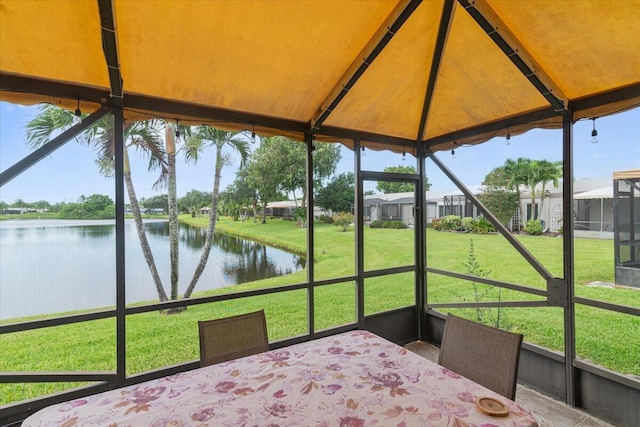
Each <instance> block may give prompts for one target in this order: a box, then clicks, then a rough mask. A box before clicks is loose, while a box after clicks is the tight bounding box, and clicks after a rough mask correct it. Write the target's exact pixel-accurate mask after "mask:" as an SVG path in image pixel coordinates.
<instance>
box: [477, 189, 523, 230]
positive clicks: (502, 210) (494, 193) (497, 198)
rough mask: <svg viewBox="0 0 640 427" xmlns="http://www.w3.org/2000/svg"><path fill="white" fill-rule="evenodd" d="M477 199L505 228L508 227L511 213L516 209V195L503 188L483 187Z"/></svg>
mask: <svg viewBox="0 0 640 427" xmlns="http://www.w3.org/2000/svg"><path fill="white" fill-rule="evenodd" d="M478 199H480V201H481V202H482V204H483V205H485V206H486V208H487V209H489V210H490V211H491V212H492V213H493V214H494V215H495V216H496V218H498V220H499V221H500V222H501V223H502V224H504V225H505V226H508V225H509V221H510V220H511V218H512V217H513V212H514V211H515V210H516V209H518V196H517V194H516V193H515V192H514V191H509V190H506V189H503V188H497V187H485V189H484V190H483V191H482V193H481V194H479V195H478Z"/></svg>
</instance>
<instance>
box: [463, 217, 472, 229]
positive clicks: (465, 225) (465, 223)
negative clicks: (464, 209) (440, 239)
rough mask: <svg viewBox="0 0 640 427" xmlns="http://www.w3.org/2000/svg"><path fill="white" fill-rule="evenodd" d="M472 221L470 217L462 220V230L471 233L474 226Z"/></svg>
mask: <svg viewBox="0 0 640 427" xmlns="http://www.w3.org/2000/svg"><path fill="white" fill-rule="evenodd" d="M474 223H475V221H474V219H473V218H471V217H470V216H466V217H464V218H462V229H463V230H464V231H466V232H469V231H472V230H473V226H474Z"/></svg>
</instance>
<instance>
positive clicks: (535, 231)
mask: <svg viewBox="0 0 640 427" xmlns="http://www.w3.org/2000/svg"><path fill="white" fill-rule="evenodd" d="M524 231H526V232H527V233H529V234H531V235H533V236H538V235H540V234H542V222H541V221H540V220H539V219H530V220H529V221H527V225H526V226H525V227H524Z"/></svg>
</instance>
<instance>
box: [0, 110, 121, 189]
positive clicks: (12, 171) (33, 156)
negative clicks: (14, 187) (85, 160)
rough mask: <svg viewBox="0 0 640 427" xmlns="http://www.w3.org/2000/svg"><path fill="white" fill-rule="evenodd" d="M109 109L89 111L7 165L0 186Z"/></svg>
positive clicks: (81, 130) (77, 133) (78, 132)
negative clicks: (86, 115) (10, 164)
mask: <svg viewBox="0 0 640 427" xmlns="http://www.w3.org/2000/svg"><path fill="white" fill-rule="evenodd" d="M110 111H111V109H110V108H109V107H106V106H102V107H101V108H100V109H99V110H98V111H95V112H93V113H91V114H90V115H89V116H88V117H85V118H84V119H83V120H82V122H80V123H78V124H76V125H73V126H72V127H70V128H69V129H67V130H65V131H64V132H62V133H61V134H60V135H58V136H56V137H55V138H53V139H52V140H51V141H49V142H47V143H46V144H45V145H43V146H42V147H40V148H38V149H37V150H36V151H33V152H31V153H29V154H28V155H27V156H26V157H25V158H23V159H22V160H19V161H18V162H17V163H15V164H14V165H13V166H9V167H8V168H7V169H6V170H5V171H3V172H2V173H0V187H2V186H4V185H5V184H6V183H8V182H9V181H11V180H12V179H13V178H15V177H16V176H18V175H20V174H21V173H22V172H24V171H26V170H27V169H29V168H30V167H31V166H33V165H35V164H36V163H38V162H39V161H40V160H42V159H44V158H45V157H47V156H48V155H49V154H51V153H53V152H54V151H56V150H57V149H58V148H60V147H62V146H63V145H64V144H66V143H67V142H69V141H70V140H71V139H73V138H75V137H76V136H78V135H80V134H81V133H82V132H84V131H85V130H86V129H88V128H89V127H91V126H92V125H93V124H94V123H95V122H97V121H98V120H100V119H101V118H102V117H104V116H105V115H106V114H107V113H109V112H110Z"/></svg>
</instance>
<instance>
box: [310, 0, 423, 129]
mask: <svg viewBox="0 0 640 427" xmlns="http://www.w3.org/2000/svg"><path fill="white" fill-rule="evenodd" d="M420 3H422V0H404V1H401V2H400V3H398V5H397V6H396V7H395V9H394V10H393V12H391V14H390V15H389V16H388V17H387V19H386V20H385V22H384V23H383V24H382V25H381V26H380V28H379V29H378V31H376V33H375V34H374V36H373V37H372V38H371V39H370V40H369V43H367V45H366V46H365V47H364V49H363V50H362V51H361V52H360V53H359V54H358V57H357V59H356V60H355V61H354V62H353V63H352V64H351V66H350V67H349V69H348V70H347V72H346V73H345V74H344V75H343V76H342V78H341V79H340V81H339V82H338V84H337V85H336V86H335V87H334V88H333V89H332V90H331V92H330V93H329V96H327V98H326V99H325V100H324V102H323V103H322V104H321V106H320V108H319V109H318V112H317V113H316V114H315V115H314V117H313V118H312V119H311V122H310V127H311V133H315V132H317V131H318V129H320V126H322V124H323V123H324V121H325V120H326V119H327V117H329V115H330V114H331V112H332V111H333V110H334V109H335V108H336V107H337V106H338V104H339V103H340V101H342V98H344V97H345V95H346V94H347V93H348V92H349V90H351V88H352V87H353V85H354V84H356V82H357V81H358V79H359V78H360V77H361V76H362V74H364V72H365V71H366V70H367V68H368V67H369V65H371V63H372V62H373V61H374V60H375V59H376V57H377V56H378V55H379V54H380V52H382V50H383V49H384V48H385V46H387V44H388V43H389V42H390V41H391V39H392V38H393V36H394V35H395V34H396V32H398V30H399V29H400V27H402V25H403V24H404V23H405V22H406V21H407V19H409V17H410V16H411V14H412V13H413V12H414V11H415V10H416V9H417V7H418V6H419V5H420Z"/></svg>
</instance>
